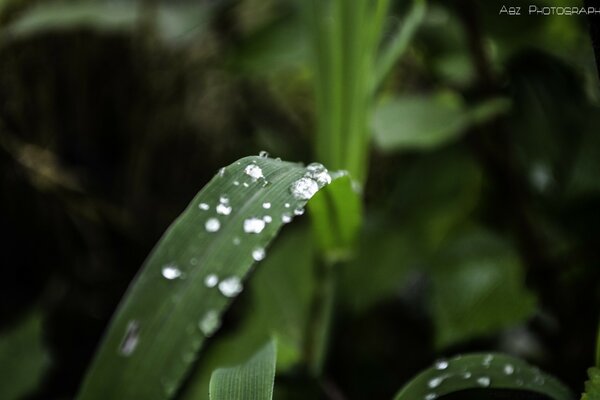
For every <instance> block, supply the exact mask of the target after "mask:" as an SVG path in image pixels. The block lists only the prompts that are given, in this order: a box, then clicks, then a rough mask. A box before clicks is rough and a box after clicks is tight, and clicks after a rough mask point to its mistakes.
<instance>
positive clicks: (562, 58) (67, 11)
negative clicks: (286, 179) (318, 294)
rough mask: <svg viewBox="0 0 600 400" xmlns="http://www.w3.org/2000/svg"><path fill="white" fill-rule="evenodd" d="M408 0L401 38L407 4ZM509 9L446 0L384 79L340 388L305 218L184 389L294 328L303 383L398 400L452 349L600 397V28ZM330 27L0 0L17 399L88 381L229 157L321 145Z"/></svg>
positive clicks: (341, 351) (154, 5)
mask: <svg viewBox="0 0 600 400" xmlns="http://www.w3.org/2000/svg"><path fill="white" fill-rule="evenodd" d="M393 4H394V6H393V10H394V15H395V17H390V18H389V19H388V20H387V21H386V32H388V31H389V32H392V31H393V30H394V28H395V27H396V26H397V25H398V24H399V23H400V21H401V19H400V17H401V16H403V15H404V14H405V12H406V9H407V6H408V4H407V2H404V1H396V2H394V3H393ZM502 4H503V2H501V1H496V0H490V1H485V2H475V1H472V0H452V1H441V0H439V1H435V0H432V1H430V3H429V4H428V9H427V13H426V16H425V20H424V22H423V24H422V25H421V27H420V28H419V30H418V32H417V35H416V37H415V40H414V41H413V43H412V44H411V46H410V47H409V49H408V52H407V54H406V55H405V56H404V57H403V59H402V60H401V62H399V63H398V64H397V65H395V66H394V68H393V71H392V73H391V74H390V76H389V77H388V78H387V79H386V81H385V82H384V85H383V90H382V95H381V96H380V98H378V100H377V103H376V107H375V109H374V110H373V113H372V120H371V124H370V127H371V130H372V133H373V144H374V146H373V150H372V154H371V161H370V165H369V175H368V178H367V181H366V182H367V183H366V187H365V188H364V198H365V222H364V227H363V230H362V232H361V236H360V240H359V243H358V245H357V246H356V248H355V254H354V257H353V260H352V261H351V262H349V263H348V264H347V265H344V266H343V268H340V269H339V270H338V271H337V273H338V274H339V277H338V278H339V279H338V282H339V284H338V287H337V291H336V293H337V295H336V303H335V304H336V306H335V307H336V308H335V309H336V311H335V318H334V321H333V324H332V326H331V340H330V341H329V345H328V349H327V362H326V367H325V372H324V379H323V380H322V381H319V382H316V381H313V380H312V379H310V378H309V377H307V376H306V375H305V374H304V373H303V372H302V368H301V364H302V354H301V351H300V349H301V347H302V345H303V341H304V339H305V333H306V332H305V327H306V325H307V321H306V319H307V315H308V310H309V307H310V299H311V296H312V292H313V291H314V286H315V280H316V279H318V277H316V276H315V274H314V271H313V270H312V269H311V257H312V256H311V254H312V252H313V251H314V249H313V247H314V245H313V244H312V242H311V238H310V236H309V234H308V230H307V225H308V222H309V221H308V219H307V217H303V218H304V220H303V221H302V222H301V223H299V224H296V225H295V226H290V227H289V228H288V229H286V231H285V232H284V234H283V235H282V237H281V238H279V239H278V240H277V242H276V244H275V246H274V248H273V250H272V251H271V254H270V256H269V257H268V258H267V259H266V260H265V262H264V263H263V264H262V265H261V266H260V268H258V269H257V271H256V273H255V276H254V278H253V280H252V281H251V282H252V283H251V285H250V287H249V288H248V290H247V291H246V292H245V293H244V295H243V296H242V297H241V298H240V299H239V300H238V301H236V303H235V304H234V306H233V308H232V309H231V310H230V311H229V312H228V313H227V315H226V319H225V323H224V327H223V330H222V331H221V332H220V333H219V335H217V336H216V337H214V338H213V339H212V340H211V343H210V345H209V346H208V348H207V350H206V351H205V352H204V353H203V354H202V355H201V357H200V359H199V361H198V362H197V366H196V368H195V372H194V373H193V374H192V375H191V376H190V378H189V380H188V383H187V385H186V386H185V387H184V389H183V390H182V392H181V393H180V397H181V398H186V396H188V395H187V394H186V393H195V392H196V391H197V390H204V389H203V388H208V380H209V379H210V373H211V372H212V370H214V369H215V368H217V367H220V366H226V365H231V364H233V363H236V362H239V361H241V360H244V359H245V358H247V357H248V356H249V355H251V354H252V353H253V351H254V350H256V349H257V348H258V346H259V345H261V344H262V343H264V340H265V338H267V337H269V335H271V334H273V333H274V334H275V336H276V337H277V338H278V343H279V349H278V367H277V368H278V375H277V384H276V392H275V396H276V398H280V399H306V398H329V399H365V398H390V397H391V396H392V395H393V394H394V393H395V392H396V390H397V389H398V388H399V387H400V386H401V385H402V384H403V383H404V382H406V381H407V380H408V379H409V378H410V377H411V376H413V375H414V374H415V373H416V372H418V371H419V370H420V369H422V368H423V367H425V366H426V365H428V364H429V363H431V361H432V360H433V359H435V358H437V357H441V356H444V355H451V354H456V353H460V352H467V351H488V350H490V351H491V350H494V351H503V352H508V353H510V354H513V355H517V356H520V357H524V358H526V359H528V360H530V361H531V362H533V363H535V364H537V365H539V366H541V367H542V368H544V369H546V370H547V371H549V372H551V373H554V374H556V376H557V377H559V378H560V379H562V380H563V381H564V382H566V383H567V384H568V385H570V386H571V387H572V389H573V390H574V391H575V392H581V391H582V389H583V381H584V380H585V370H586V368H587V367H588V366H591V365H592V364H593V357H594V350H593V349H594V342H595V338H596V327H597V318H598V310H599V309H600V307H599V306H600V265H599V264H600V257H599V256H598V254H597V249H598V247H599V245H600V241H599V240H600V239H599V238H600V135H598V131H597V130H598V127H599V126H600V113H599V112H598V111H599V108H598V107H599V104H598V101H599V99H600V92H599V90H598V87H599V86H598V77H597V74H596V67H595V65H594V61H593V53H592V48H591V44H590V40H589V36H588V27H587V22H586V20H585V18H583V17H559V16H549V17H534V16H521V17H507V16H499V15H498V10H499V9H500V7H501V6H502ZM536 4H539V5H573V4H572V2H571V1H567V0H560V1H558V0H557V1H549V0H548V1H542V0H539V1H536ZM305 29H306V27H305V25H304V24H303V21H302V18H301V15H300V11H299V6H298V3H297V1H295V0H202V1H201V0H195V1H193V2H192V1H168V2H167V1H164V2H161V1H158V0H144V1H142V0H140V1H125V0H123V1H80V0H72V1H62V2H58V1H36V0H0V187H1V194H2V195H1V197H0V209H1V210H2V211H1V212H0V227H1V228H2V230H1V234H0V235H1V236H2V240H1V243H2V247H1V248H2V279H1V280H0V332H1V336H0V382H1V384H0V398H3V399H17V398H26V399H29V400H34V399H68V398H72V397H73V396H74V395H75V393H76V391H77V388H78V385H79V384H80V382H81V379H82V376H83V374H84V372H85V370H86V366H87V365H88V364H89V362H90V359H91V357H92V355H93V352H94V350H95V348H96V346H97V344H98V341H99V339H100V338H101V335H102V333H103V330H104V328H105V327H106V325H107V323H108V321H109V318H110V316H111V314H112V313H113V311H114V310H115V307H116V305H117V304H118V301H119V299H120V297H121V296H122V294H123V293H124V291H125V289H126V288H127V286H128V284H129V282H130V281H131V279H132V278H133V276H134V274H135V273H136V271H137V269H138V268H139V266H140V265H141V264H142V262H143V260H144V258H145V256H146V255H147V254H148V253H149V251H150V249H151V248H152V246H153V245H154V243H155V242H156V241H157V239H158V238H159V237H160V235H161V233H162V232H163V231H164V230H165V228H166V227H167V226H168V225H169V224H170V222H171V221H172V220H173V219H174V218H175V217H176V216H177V215H178V214H179V212H180V211H181V210H182V209H183V208H184V206H185V205H186V204H187V203H188V202H189V200H190V199H191V198H192V196H193V195H194V194H195V193H196V192H197V191H198V190H199V188H201V187H202V186H203V185H204V184H205V183H206V182H207V181H208V180H209V179H210V178H211V177H212V176H213V174H214V173H215V171H217V170H218V168H220V167H221V166H223V165H226V164H229V163H230V162H232V161H233V160H235V159H237V158H240V157H241V156H244V155H248V154H257V153H258V152H259V150H267V151H269V152H270V153H271V154H272V155H273V156H276V157H282V158H284V159H289V160H298V161H305V162H308V161H312V160H311V154H312V147H313V144H312V143H313V137H314V126H315V113H314V108H315V105H314V100H313V96H312V92H311V85H310V82H311V79H312V76H311V69H310V68H309V64H310V61H309V56H310V52H309V41H308V39H307V38H308V35H307V33H306V31H305ZM384 36H385V35H384ZM342 217H343V216H342ZM9 383H10V384H9ZM107 384H109V383H107ZM206 390H207V389H206ZM205 393H207V392H205Z"/></svg>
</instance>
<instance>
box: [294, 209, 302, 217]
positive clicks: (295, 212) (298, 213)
mask: <svg viewBox="0 0 600 400" xmlns="http://www.w3.org/2000/svg"><path fill="white" fill-rule="evenodd" d="M302 214H304V208H296V209H295V210H294V215H302Z"/></svg>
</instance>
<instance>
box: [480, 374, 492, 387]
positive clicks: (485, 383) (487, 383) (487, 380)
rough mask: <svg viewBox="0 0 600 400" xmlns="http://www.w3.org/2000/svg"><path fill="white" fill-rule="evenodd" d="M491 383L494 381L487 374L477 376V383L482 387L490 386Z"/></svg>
mask: <svg viewBox="0 0 600 400" xmlns="http://www.w3.org/2000/svg"><path fill="white" fill-rule="evenodd" d="M490 383H492V381H491V380H490V378H488V377H487V376H482V377H480V378H477V384H478V385H479V386H481V387H488V386H490Z"/></svg>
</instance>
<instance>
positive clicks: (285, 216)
mask: <svg viewBox="0 0 600 400" xmlns="http://www.w3.org/2000/svg"><path fill="white" fill-rule="evenodd" d="M281 222H283V223H284V224H289V223H290V222H292V216H291V215H290V214H287V213H286V214H283V215H282V216H281Z"/></svg>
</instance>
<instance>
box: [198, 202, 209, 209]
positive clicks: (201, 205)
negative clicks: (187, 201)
mask: <svg viewBox="0 0 600 400" xmlns="http://www.w3.org/2000/svg"><path fill="white" fill-rule="evenodd" d="M198 208H199V209H201V210H204V211H206V210H208V209H209V208H210V207H209V205H208V204H206V203H200V204H198Z"/></svg>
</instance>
